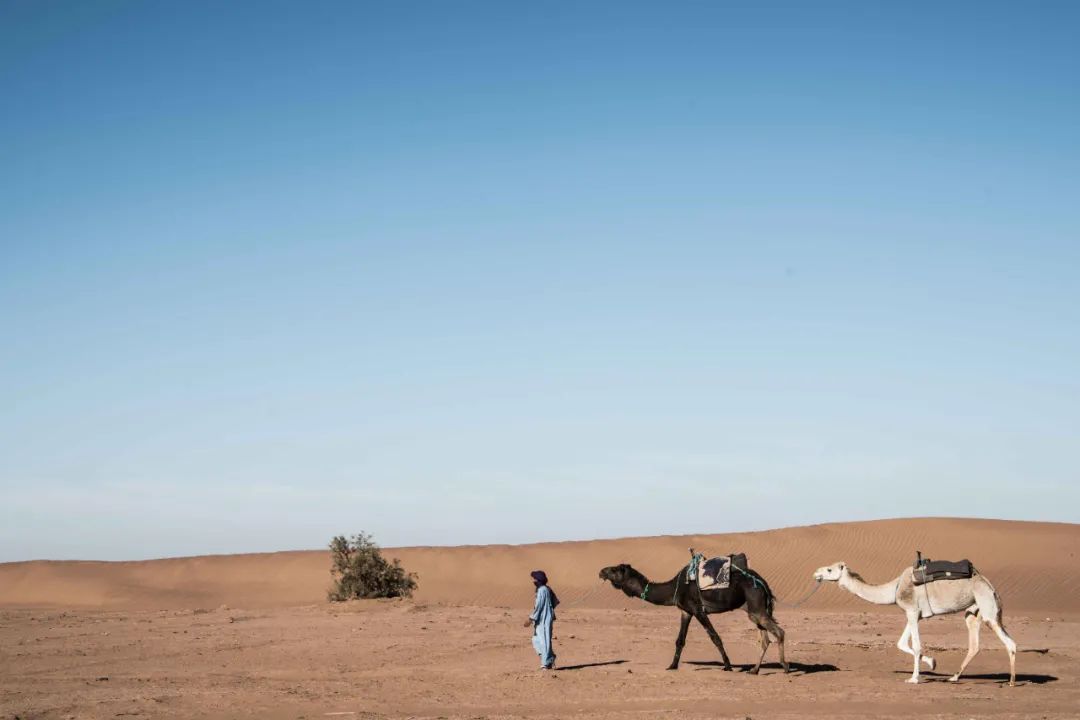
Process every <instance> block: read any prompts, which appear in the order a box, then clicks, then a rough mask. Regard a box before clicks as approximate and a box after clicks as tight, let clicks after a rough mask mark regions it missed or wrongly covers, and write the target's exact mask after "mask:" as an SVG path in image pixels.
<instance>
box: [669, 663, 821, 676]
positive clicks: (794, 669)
mask: <svg viewBox="0 0 1080 720" xmlns="http://www.w3.org/2000/svg"><path fill="white" fill-rule="evenodd" d="M684 662H685V663H686V664H687V665H698V666H699V667H698V668H697V669H698V670H704V669H705V668H714V667H716V668H722V667H724V663H722V662H720V661H719V660H685V661H684ZM731 667H732V668H733V669H735V670H738V671H740V672H749V671H750V670H751V669H753V667H754V666H753V664H752V663H751V664H746V665H736V664H735V663H732V664H731ZM788 667H789V668H791V674H792V675H812V674H814V673H819V672H837V671H839V670H840V668H838V667H836V666H835V665H830V664H829V663H801V662H789V663H788ZM761 669H762V670H780V671H783V669H784V666H783V665H781V664H780V663H778V662H770V663H762V664H761Z"/></svg>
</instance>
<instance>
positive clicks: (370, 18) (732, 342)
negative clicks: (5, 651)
mask: <svg viewBox="0 0 1080 720" xmlns="http://www.w3.org/2000/svg"><path fill="white" fill-rule="evenodd" d="M1078 21H1080V10H1078V9H1077V6H1076V5H1075V4H1073V3H1035V4H1029V5H1027V6H1022V5H1019V4H1015V3H984V2H979V3H950V4H947V5H942V4H936V3H924V4H919V3H916V4H914V5H908V6H901V5H898V4H885V3H866V2H851V3H828V2H826V3H817V4H810V3H712V2H710V3H682V4H655V3H626V2H619V3H614V2H613V3H600V2H596V3H541V4H536V3H534V4H521V3H518V4H515V3H501V2H491V3H479V2H459V3H437V2H400V3H397V2H395V3H340V4H338V3H275V2H265V3H200V2H186V3H175V2H106V1H104V0H101V1H99V2H96V3H79V2H50V3H40V2H30V1H28V0H16V1H15V2H6V3H3V4H0V136H2V137H3V138H4V142H3V143H0V243H2V252H0V333H2V335H3V338H4V341H3V343H0V408H2V410H0V446H2V448H3V450H2V452H0V491H2V503H0V561H3V560H19V559H30V558H42V557H45V558H100V559H126V558H143V557H155V556H165V555H187V554H200V553H208V552H243V551H262V550H277V549H295V548H312V547H319V546H322V545H324V544H325V542H326V541H327V540H328V539H329V538H330V536H332V535H334V534H339V533H352V532H356V531H359V530H366V531H369V532H372V533H374V534H375V536H376V538H377V539H378V540H379V541H380V542H382V543H383V544H384V545H405V544H459V543H493V542H528V541H537V540H562V539H581V538H592V537H605V536H619V535H642V534H660V533H686V532H723V531H729V530H744V529H764V528H770V527H779V526H785V525H797V524H806V523H814V522H826V521H834V520H850V519H865V518H875V517H896V516H916V515H962V516H983V517H1002V518H1017V519H1037V520H1056V521H1068V522H1078V521H1080V511H1078V510H1077V508H1080V374H1078V368H1080V330H1078V328H1080V282H1078V277H1077V276H1078V273H1080V237H1078V230H1080V203H1078V202H1077V198H1078V196H1080V174H1078V168H1080V147H1078V137H1080V136H1078V132H1077V128H1078V127H1080V85H1078V83H1077V82H1076V78H1077V77H1078V74H1080V49H1078V46H1077V43H1076V42H1075V38H1076V35H1077V31H1078V30H1080V22H1078Z"/></svg>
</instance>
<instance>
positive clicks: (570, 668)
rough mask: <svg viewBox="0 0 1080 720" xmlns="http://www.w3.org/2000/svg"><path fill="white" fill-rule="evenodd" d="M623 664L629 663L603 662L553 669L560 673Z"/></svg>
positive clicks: (619, 661)
mask: <svg viewBox="0 0 1080 720" xmlns="http://www.w3.org/2000/svg"><path fill="white" fill-rule="evenodd" d="M624 662H629V661H627V660H607V661H605V662H594V663H582V664H581V665H564V666H556V667H555V669H556V670H558V671H560V672H562V671H563V670H584V669H585V668H591V667H603V666H605V665H622V664H623V663H624Z"/></svg>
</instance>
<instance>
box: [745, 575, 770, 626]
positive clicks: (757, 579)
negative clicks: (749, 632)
mask: <svg viewBox="0 0 1080 720" xmlns="http://www.w3.org/2000/svg"><path fill="white" fill-rule="evenodd" d="M746 574H747V575H749V576H750V579H751V580H753V581H754V584H755V585H760V586H761V587H762V589H764V590H765V595H766V597H767V598H768V604H767V606H766V607H767V608H768V610H769V616H770V617H771V616H772V614H773V609H774V608H775V607H776V596H775V595H773V591H772V588H771V587H769V583H767V582H765V578H763V577H762V576H761V574H760V573H759V572H758V571H757V570H747V573H746Z"/></svg>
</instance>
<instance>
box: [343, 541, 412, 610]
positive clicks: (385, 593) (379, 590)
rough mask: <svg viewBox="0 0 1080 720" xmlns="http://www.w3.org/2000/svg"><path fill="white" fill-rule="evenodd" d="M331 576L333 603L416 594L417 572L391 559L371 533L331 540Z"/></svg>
mask: <svg viewBox="0 0 1080 720" xmlns="http://www.w3.org/2000/svg"><path fill="white" fill-rule="evenodd" d="M330 560H331V563H332V565H331V567H330V577H332V578H333V580H334V586H333V587H332V588H331V589H330V591H329V592H328V593H327V597H328V598H329V599H330V600H331V601H332V602H340V601H342V600H355V599H367V598H396V597H412V593H413V590H415V589H416V574H415V573H410V572H406V571H405V568H403V567H401V563H400V562H399V561H398V559H397V558H394V560H393V561H392V562H387V561H386V559H384V558H383V556H382V553H380V552H379V546H378V545H376V544H375V541H374V540H372V538H371V536H370V535H368V534H367V533H360V534H359V535H353V536H352V537H351V538H346V537H345V536H344V535H338V536H337V537H335V538H334V539H333V540H331V541H330Z"/></svg>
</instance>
